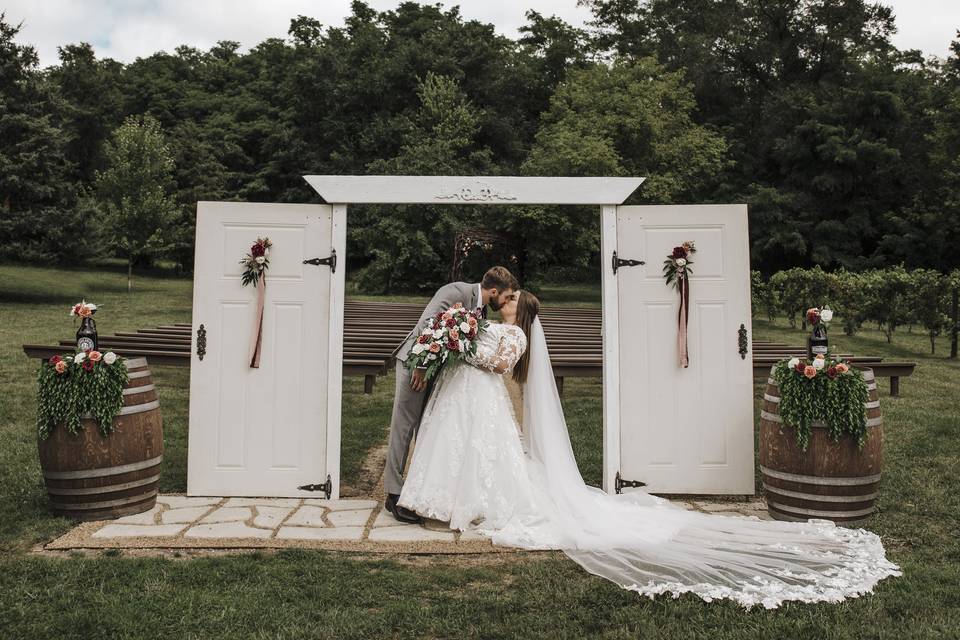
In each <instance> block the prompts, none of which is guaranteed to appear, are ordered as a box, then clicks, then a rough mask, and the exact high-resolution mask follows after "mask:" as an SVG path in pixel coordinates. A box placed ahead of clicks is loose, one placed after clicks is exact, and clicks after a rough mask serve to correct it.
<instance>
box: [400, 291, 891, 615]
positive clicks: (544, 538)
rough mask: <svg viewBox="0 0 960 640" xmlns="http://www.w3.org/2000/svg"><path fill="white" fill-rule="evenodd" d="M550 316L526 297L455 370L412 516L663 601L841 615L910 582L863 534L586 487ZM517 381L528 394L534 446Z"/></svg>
mask: <svg viewBox="0 0 960 640" xmlns="http://www.w3.org/2000/svg"><path fill="white" fill-rule="evenodd" d="M539 309H540V303H539V301H538V300H537V298H536V297H535V296H534V295H533V294H531V293H529V292H527V291H521V292H518V293H517V294H516V295H514V296H513V297H512V298H511V300H510V301H509V302H508V303H507V304H506V305H504V306H503V307H502V308H501V309H500V312H501V315H502V317H503V323H502V324H493V323H491V324H490V325H489V328H488V330H487V331H485V332H483V333H481V334H480V336H479V339H478V345H477V352H476V355H475V356H472V357H470V358H469V359H468V360H469V362H462V361H459V360H455V361H451V362H449V363H448V364H447V365H445V367H444V369H443V370H442V371H441V373H440V375H439V376H438V378H437V381H436V386H435V388H434V391H433V393H432V394H431V395H430V398H429V400H428V401H427V406H426V408H425V409H424V412H423V418H422V420H421V423H420V428H419V433H418V435H417V443H416V447H415V449H414V453H413V460H412V461H411V463H410V469H409V472H408V476H407V480H406V482H405V483H404V485H403V490H402V492H401V494H400V499H399V504H400V505H401V506H404V507H407V508H409V509H413V510H414V511H416V512H418V513H419V514H420V515H422V516H425V517H428V518H434V519H437V520H442V521H449V522H450V528H451V529H458V530H460V531H463V530H467V529H472V530H474V531H476V532H477V533H479V534H481V535H484V536H487V537H489V538H490V539H491V541H492V542H493V543H494V544H498V545H506V546H512V547H520V548H524V549H560V550H562V551H563V552H564V553H565V554H566V555H567V556H569V557H570V558H571V559H573V560H574V561H576V562H577V563H579V564H580V565H581V566H582V567H583V568H584V569H586V570H587V571H589V572H591V573H593V574H595V575H598V576H601V577H604V578H607V579H608V580H611V581H613V582H615V583H616V584H618V585H620V586H621V587H623V588H624V589H629V590H632V591H636V592H638V593H640V594H641V595H646V596H649V597H651V598H653V597H654V596H656V595H657V594H660V593H671V594H672V595H673V596H674V597H677V596H679V595H680V594H682V593H693V594H695V595H697V596H699V597H700V598H702V599H703V600H706V601H707V602H709V601H711V600H713V599H716V598H729V599H731V600H735V601H737V602H739V603H740V604H741V605H743V606H745V607H748V608H749V607H752V606H754V605H757V604H759V605H762V606H764V607H766V608H775V607H777V606H779V605H780V604H782V603H783V602H786V601H789V600H796V601H802V602H839V601H840V600H843V599H844V598H850V597H856V596H859V595H862V594H864V593H869V592H871V591H872V590H873V587H874V585H875V584H876V583H877V582H879V581H880V580H881V579H883V578H885V577H887V576H898V575H901V574H900V571H899V567H897V565H895V564H893V563H891V562H889V561H888V560H887V559H886V557H885V555H884V549H883V545H882V544H881V542H880V538H879V537H878V536H877V535H876V534H873V533H870V532H869V531H866V530H864V529H847V528H843V527H838V526H835V525H834V524H833V523H832V522H829V521H826V520H809V521H807V522H774V521H764V520H759V519H758V518H756V517H753V516H751V517H745V516H744V517H734V516H720V515H711V514H705V513H699V512H695V511H687V510H686V509H683V508H681V507H679V506H677V505H674V504H672V503H671V502H669V501H667V500H664V499H662V498H658V497H656V496H653V495H650V494H648V493H645V492H639V491H638V492H630V493H626V494H620V495H609V494H607V493H605V492H604V491H602V490H600V489H598V488H596V487H592V486H589V485H587V484H585V483H584V482H583V478H582V476H581V475H580V471H579V470H578V468H577V464H576V460H575V459H574V456H573V450H572V449H571V447H570V439H569V435H568V434H567V427H566V422H565V420H564V416H563V409H562V407H561V404H560V397H559V395H558V394H557V388H556V384H555V382H554V378H553V368H552V366H551V364H550V356H549V353H548V352H547V343H546V340H545V338H544V334H543V327H542V326H541V324H540V319H539V318H538V317H537V314H538V312H539ZM506 374H510V375H512V376H513V378H514V380H516V381H517V382H519V383H521V384H523V385H524V393H523V416H522V424H523V433H522V434H521V432H520V428H519V426H518V421H517V420H516V418H515V417H514V415H513V409H512V404H511V401H510V397H509V395H508V393H507V389H506V387H505V385H504V381H503V379H502V376H503V375H506ZM524 442H526V444H527V447H526V449H527V450H526V451H525V447H524Z"/></svg>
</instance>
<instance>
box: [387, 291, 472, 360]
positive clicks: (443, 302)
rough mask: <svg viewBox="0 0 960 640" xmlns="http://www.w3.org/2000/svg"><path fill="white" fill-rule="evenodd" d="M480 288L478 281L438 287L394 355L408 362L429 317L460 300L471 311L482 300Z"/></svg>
mask: <svg viewBox="0 0 960 640" xmlns="http://www.w3.org/2000/svg"><path fill="white" fill-rule="evenodd" d="M478 290H479V287H478V286H477V283H473V284H471V283H469V282H451V283H450V284H445V285H443V286H442V287H440V288H439V289H437V292H436V293H435V294H433V297H432V298H431V299H430V302H428V303H427V306H426V308H425V309H424V310H423V313H422V314H420V319H419V320H417V325H416V326H415V327H414V328H413V329H411V330H410V333H408V334H407V337H406V338H404V339H403V342H402V343H400V345H399V346H398V347H397V348H396V349H394V351H393V355H394V357H395V358H396V359H397V360H400V361H402V362H406V360H407V355H408V354H409V353H410V349H411V348H412V347H413V342H414V340H416V338H417V336H418V335H420V332H421V331H422V330H423V325H424V324H425V323H426V321H427V318H432V317H433V316H435V315H437V313H438V312H440V311H446V310H447V309H449V308H450V307H452V306H453V305H454V304H456V303H458V302H459V303H460V304H462V305H463V306H464V307H466V308H467V309H469V310H470V311H473V310H474V309H476V308H477V307H479V306H480V300H479V299H478V298H477V291H478Z"/></svg>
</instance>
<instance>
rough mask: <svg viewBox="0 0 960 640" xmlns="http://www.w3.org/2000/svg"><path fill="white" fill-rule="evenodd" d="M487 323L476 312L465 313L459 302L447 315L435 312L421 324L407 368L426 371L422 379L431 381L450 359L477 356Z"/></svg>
mask: <svg viewBox="0 0 960 640" xmlns="http://www.w3.org/2000/svg"><path fill="white" fill-rule="evenodd" d="M487 327H488V322H487V321H486V320H485V319H483V318H482V317H481V316H480V314H479V313H478V312H477V311H468V310H467V309H466V308H465V307H464V306H463V305H462V304H460V303H459V302H458V303H456V304H454V305H453V306H452V307H450V308H449V309H447V310H446V311H438V312H437V314H436V315H435V316H433V317H432V318H428V319H427V321H426V322H425V323H424V326H423V329H422V330H421V331H420V335H418V336H417V339H416V341H415V342H414V343H413V346H412V347H411V348H410V355H409V357H408V358H407V368H408V369H411V370H413V369H415V368H426V371H425V372H424V377H425V378H426V379H427V380H430V379H432V378H433V377H434V376H436V375H437V373H439V372H440V369H441V368H442V367H443V365H444V364H445V363H446V362H447V360H449V359H451V358H464V357H466V356H468V355H473V354H475V353H476V352H477V336H479V335H480V333H481V332H482V331H486V329H487Z"/></svg>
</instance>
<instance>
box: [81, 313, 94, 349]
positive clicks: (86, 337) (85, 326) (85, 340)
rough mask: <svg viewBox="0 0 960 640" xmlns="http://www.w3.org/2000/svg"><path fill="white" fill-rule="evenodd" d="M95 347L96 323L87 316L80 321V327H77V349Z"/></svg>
mask: <svg viewBox="0 0 960 640" xmlns="http://www.w3.org/2000/svg"><path fill="white" fill-rule="evenodd" d="M96 348H97V325H96V323H95V322H94V321H93V318H91V317H90V316H87V317H86V318H84V319H83V320H82V321H81V322H80V328H79V329H77V351H86V350H87V349H91V350H96Z"/></svg>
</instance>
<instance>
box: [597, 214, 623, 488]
mask: <svg viewBox="0 0 960 640" xmlns="http://www.w3.org/2000/svg"><path fill="white" fill-rule="evenodd" d="M600 247H601V251H600V254H601V255H602V256H603V258H602V261H603V268H602V269H601V273H602V274H603V275H602V276H601V286H602V305H603V325H602V327H603V490H604V491H606V492H607V493H613V492H614V478H615V477H616V475H617V471H619V470H620V395H619V394H620V346H619V345H620V342H619V339H620V336H619V323H618V320H619V313H618V309H619V308H620V302H619V295H618V294H619V290H618V288H617V278H616V276H615V275H614V274H613V269H612V268H611V260H610V257H611V256H612V255H613V252H614V251H616V250H617V208H616V207H614V206H605V207H601V209H600Z"/></svg>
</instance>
